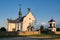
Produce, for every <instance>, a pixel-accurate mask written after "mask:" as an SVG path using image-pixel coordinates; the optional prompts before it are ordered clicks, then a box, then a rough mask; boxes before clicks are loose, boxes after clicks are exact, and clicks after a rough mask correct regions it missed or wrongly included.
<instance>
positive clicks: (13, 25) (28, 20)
mask: <svg viewBox="0 0 60 40" xmlns="http://www.w3.org/2000/svg"><path fill="white" fill-rule="evenodd" d="M34 22H35V17H34V16H33V15H32V12H31V10H30V8H28V13H27V15H25V16H22V10H21V7H20V8H19V17H18V18H16V19H15V20H12V19H9V18H7V30H8V31H32V30H33V29H34V27H33V23H34Z"/></svg>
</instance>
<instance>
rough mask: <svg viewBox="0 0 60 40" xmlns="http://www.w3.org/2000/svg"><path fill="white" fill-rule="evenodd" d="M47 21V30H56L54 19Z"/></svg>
mask: <svg viewBox="0 0 60 40" xmlns="http://www.w3.org/2000/svg"><path fill="white" fill-rule="evenodd" d="M48 23H49V27H48V28H49V30H50V31H52V32H56V21H55V20H54V19H51V20H50V21H48Z"/></svg>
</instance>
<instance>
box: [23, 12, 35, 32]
mask: <svg viewBox="0 0 60 40" xmlns="http://www.w3.org/2000/svg"><path fill="white" fill-rule="evenodd" d="M29 18H31V19H29ZM33 21H35V18H34V16H33V15H32V13H31V12H29V13H28V14H27V16H26V17H25V18H24V21H23V25H22V26H23V29H22V31H26V30H27V27H28V26H29V23H32V22H33Z"/></svg>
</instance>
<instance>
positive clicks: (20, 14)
mask: <svg viewBox="0 0 60 40" xmlns="http://www.w3.org/2000/svg"><path fill="white" fill-rule="evenodd" d="M19 6H20V8H19V18H22V11H21V4H20V5H19Z"/></svg>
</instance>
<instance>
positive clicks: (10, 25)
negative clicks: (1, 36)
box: [8, 23, 15, 31]
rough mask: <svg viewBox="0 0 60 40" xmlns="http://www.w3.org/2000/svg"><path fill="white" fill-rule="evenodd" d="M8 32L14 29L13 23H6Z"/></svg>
mask: <svg viewBox="0 0 60 40" xmlns="http://www.w3.org/2000/svg"><path fill="white" fill-rule="evenodd" d="M8 24H9V25H8V31H13V29H15V23H8Z"/></svg>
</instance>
